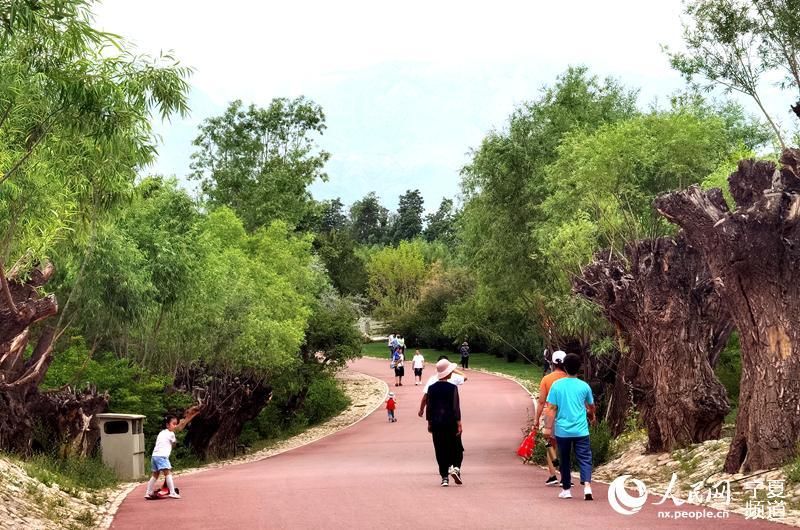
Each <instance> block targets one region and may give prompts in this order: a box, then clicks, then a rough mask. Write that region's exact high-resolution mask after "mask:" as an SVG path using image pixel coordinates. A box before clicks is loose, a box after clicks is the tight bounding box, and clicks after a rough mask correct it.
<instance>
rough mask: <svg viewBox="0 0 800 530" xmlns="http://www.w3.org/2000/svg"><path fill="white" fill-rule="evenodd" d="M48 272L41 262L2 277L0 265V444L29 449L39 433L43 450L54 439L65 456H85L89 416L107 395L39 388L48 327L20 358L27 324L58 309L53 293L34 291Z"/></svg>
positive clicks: (104, 405)
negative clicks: (26, 271) (24, 274)
mask: <svg viewBox="0 0 800 530" xmlns="http://www.w3.org/2000/svg"><path fill="white" fill-rule="evenodd" d="M53 273H54V268H53V266H52V265H51V264H46V265H44V266H41V267H37V268H35V269H33V270H32V271H31V272H30V273H29V277H27V278H19V277H18V273H17V271H14V270H12V271H11V272H10V273H9V275H8V277H6V275H5V271H4V270H3V267H2V265H0V411H2V414H1V415H0V448H2V449H4V450H7V451H11V452H14V453H19V454H29V453H30V452H31V450H32V449H33V444H34V438H35V436H36V434H37V433H39V434H40V438H41V439H40V440H38V444H39V445H40V446H42V448H43V449H51V447H45V445H51V444H55V445H58V446H60V449H61V453H62V454H64V455H70V454H75V455H79V456H85V455H87V454H89V453H90V452H91V451H92V450H93V449H94V446H95V442H96V440H97V436H99V434H98V431H97V426H96V423H95V422H94V421H93V420H94V416H95V414H97V413H98V412H104V411H106V410H108V396H107V395H99V394H97V392H96V391H95V390H93V389H87V390H86V391H83V392H74V391H72V390H69V389H65V390H61V391H59V392H52V393H42V392H40V391H39V385H40V384H41V382H42V380H43V379H44V376H45V374H46V373H47V369H48V368H49V367H50V363H51V362H52V360H53V339H54V337H55V329H53V328H47V327H46V328H45V329H44V330H42V331H40V334H39V336H38V339H37V341H36V346H35V347H34V348H33V352H32V354H31V356H30V358H27V359H26V358H25V350H26V348H27V346H28V343H29V341H30V338H31V326H32V325H34V324H36V323H37V322H40V321H43V320H45V319H47V318H48V317H50V316H52V315H55V314H56V313H57V312H58V304H57V302H56V299H55V296H53V295H48V296H42V295H41V294H40V293H39V289H40V288H41V287H43V286H44V285H45V284H46V283H47V282H48V281H49V280H50V278H51V277H52V275H53Z"/></svg>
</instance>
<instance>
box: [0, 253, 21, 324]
mask: <svg viewBox="0 0 800 530" xmlns="http://www.w3.org/2000/svg"><path fill="white" fill-rule="evenodd" d="M0 289H2V295H3V301H4V302H5V304H6V305H7V306H8V308H9V310H10V311H11V314H12V315H13V316H14V318H19V311H18V310H17V306H16V304H14V298H13V297H12V296H11V288H10V287H9V285H8V278H6V274H5V270H4V266H3V262H2V261H0Z"/></svg>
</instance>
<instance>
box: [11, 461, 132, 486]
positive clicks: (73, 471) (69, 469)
mask: <svg viewBox="0 0 800 530" xmlns="http://www.w3.org/2000/svg"><path fill="white" fill-rule="evenodd" d="M22 466H23V468H24V469H25V471H26V472H27V473H28V475H29V476H30V477H32V478H35V479H36V480H38V481H39V482H41V483H42V484H44V485H46V486H52V485H53V484H58V486H59V488H60V489H61V490H63V491H65V492H67V493H69V494H70V495H73V496H74V495H77V493H78V492H79V491H83V490H99V489H103V488H110V487H113V486H116V485H117V483H118V482H119V480H118V479H117V476H116V474H115V473H114V470H113V469H111V468H109V467H106V466H105V464H103V462H102V461H101V460H100V459H99V458H67V459H61V458H56V457H54V456H50V455H44V454H38V455H34V456H33V457H32V458H31V459H29V460H27V461H24V462H22Z"/></svg>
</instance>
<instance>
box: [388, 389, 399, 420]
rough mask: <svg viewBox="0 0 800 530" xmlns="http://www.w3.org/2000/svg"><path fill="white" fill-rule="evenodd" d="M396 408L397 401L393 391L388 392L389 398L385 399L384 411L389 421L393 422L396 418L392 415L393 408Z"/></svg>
mask: <svg viewBox="0 0 800 530" xmlns="http://www.w3.org/2000/svg"><path fill="white" fill-rule="evenodd" d="M396 408H397V401H396V400H395V399H394V392H389V399H387V400H386V412H387V413H388V415H389V421H390V422H395V421H397V418H395V417H394V410H395V409H396Z"/></svg>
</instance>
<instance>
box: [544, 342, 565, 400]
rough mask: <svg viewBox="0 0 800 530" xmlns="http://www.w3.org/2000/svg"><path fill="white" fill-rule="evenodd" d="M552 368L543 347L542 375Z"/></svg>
mask: <svg viewBox="0 0 800 530" xmlns="http://www.w3.org/2000/svg"><path fill="white" fill-rule="evenodd" d="M559 351H561V350H559ZM554 355H555V354H554ZM552 369H553V368H552V366H551V360H550V359H548V358H547V348H545V350H544V351H543V352H542V377H544V376H546V375H547V374H548V372H551V371H552ZM545 397H547V396H545Z"/></svg>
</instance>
